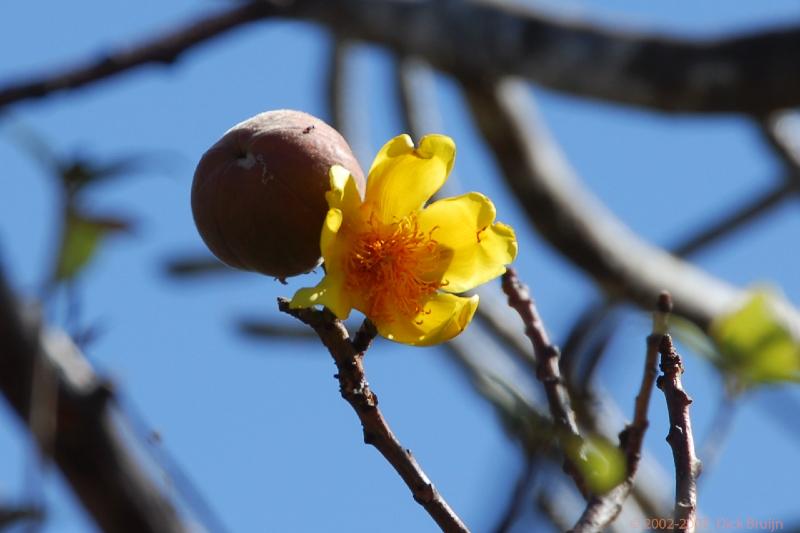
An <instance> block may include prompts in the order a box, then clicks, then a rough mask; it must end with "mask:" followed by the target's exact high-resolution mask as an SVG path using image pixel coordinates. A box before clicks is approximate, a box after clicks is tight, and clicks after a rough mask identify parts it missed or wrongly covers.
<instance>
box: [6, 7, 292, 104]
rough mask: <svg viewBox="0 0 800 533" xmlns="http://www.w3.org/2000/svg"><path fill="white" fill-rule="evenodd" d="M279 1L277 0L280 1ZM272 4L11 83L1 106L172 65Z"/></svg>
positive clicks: (235, 10) (259, 15)
mask: <svg viewBox="0 0 800 533" xmlns="http://www.w3.org/2000/svg"><path fill="white" fill-rule="evenodd" d="M276 4H277V2H276ZM277 11H278V8H277V7H275V6H274V5H273V4H272V3H267V2H264V3H248V4H244V5H241V6H238V7H235V8H233V9H230V10H227V11H224V12H222V13H215V14H213V15H210V16H208V17H205V18H203V19H200V20H196V21H194V22H192V23H190V24H188V25H186V26H183V27H179V28H177V29H174V30H172V31H170V32H167V33H165V34H164V35H161V36H158V37H155V38H151V39H147V40H144V41H142V42H140V43H139V44H137V45H133V46H129V47H125V48H120V49H118V50H115V51H112V52H109V53H108V54H106V55H105V56H104V57H101V58H100V59H98V60H90V61H87V62H85V63H84V64H83V65H78V66H74V67H69V68H67V69H65V70H62V71H60V72H56V73H54V74H50V75H45V76H42V77H40V78H33V79H30V80H27V81H23V82H18V83H11V84H10V85H8V86H6V87H3V88H0V108H1V107H4V106H7V105H9V104H11V103H14V102H19V101H22V100H30V99H34V98H41V97H43V96H47V95H49V94H51V93H53V92H56V91H61V90H66V89H77V88H79V87H83V86H85V85H88V84H91V83H94V82H97V81H100V80H103V79H106V78H109V77H112V76H115V75H117V74H120V73H122V72H125V71H128V70H131V69H133V68H136V67H140V66H142V65H147V64H151V63H156V64H158V63H160V64H166V65H169V64H172V63H174V62H175V61H177V59H178V58H179V57H180V56H181V55H182V54H183V53H184V52H186V51H187V50H189V49H190V48H192V47H193V46H196V45H199V44H201V43H204V42H205V41H207V40H209V39H212V38H214V37H216V36H218V35H220V34H222V33H225V32H227V31H229V30H231V29H234V28H237V27H239V26H242V25H244V24H247V23H249V22H253V21H256V20H260V19H263V18H264V17H267V16H270V15H273V14H275V13H276V12H277Z"/></svg>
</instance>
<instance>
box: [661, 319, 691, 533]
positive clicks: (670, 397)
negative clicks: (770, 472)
mask: <svg viewBox="0 0 800 533" xmlns="http://www.w3.org/2000/svg"><path fill="white" fill-rule="evenodd" d="M659 352H660V353H661V365H660V366H661V372H663V374H662V375H661V376H659V377H658V380H657V382H656V385H658V388H659V389H661V390H662V391H663V392H664V398H665V399H666V401H667V411H668V412H669V425H670V429H669V433H668V434H667V442H668V443H669V445H670V447H671V448H672V457H673V459H674V461H675V515H674V518H675V529H674V531H676V532H677V531H681V532H684V531H685V532H687V533H692V532H693V531H694V530H695V526H696V523H695V522H696V518H697V517H696V514H697V476H699V475H700V468H701V464H700V461H699V460H698V459H697V456H696V455H695V451H694V437H693V435H692V423H691V420H690V418H689V405H690V404H691V403H692V399H691V398H690V397H689V395H688V394H686V391H684V390H683V386H682V385H681V374H682V373H683V362H682V361H681V358H680V356H679V355H678V353H677V352H676V351H675V348H674V347H673V345H672V339H671V338H670V336H669V335H664V336H663V337H662V338H661V345H660V346H659Z"/></svg>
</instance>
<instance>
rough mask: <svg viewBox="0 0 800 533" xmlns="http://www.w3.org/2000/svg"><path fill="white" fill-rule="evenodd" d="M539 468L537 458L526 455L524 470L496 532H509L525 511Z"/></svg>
mask: <svg viewBox="0 0 800 533" xmlns="http://www.w3.org/2000/svg"><path fill="white" fill-rule="evenodd" d="M538 470H539V464H538V461H537V460H536V458H535V457H526V458H525V464H524V465H523V466H522V471H521V472H520V473H519V475H518V477H517V481H516V483H515V484H514V490H513V491H512V492H511V498H509V500H508V504H507V506H506V510H505V511H504V512H503V514H502V515H500V522H499V523H498V524H497V526H496V527H495V528H494V533H508V532H509V531H511V528H512V527H513V526H514V523H515V522H516V521H517V518H519V515H520V514H521V513H522V512H523V511H524V509H525V505H526V504H528V503H529V501H528V496H529V494H530V491H531V485H532V484H533V480H534V479H535V477H536V473H537V472H538Z"/></svg>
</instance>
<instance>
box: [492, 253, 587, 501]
mask: <svg viewBox="0 0 800 533" xmlns="http://www.w3.org/2000/svg"><path fill="white" fill-rule="evenodd" d="M503 292H505V293H506V295H507V296H508V305H509V306H510V307H511V308H512V309H514V310H515V311H516V312H517V313H518V314H519V316H520V318H521V319H522V322H523V324H524V325H525V334H526V335H527V336H528V338H529V339H530V340H531V344H532V345H533V352H534V353H535V354H536V361H537V365H536V377H537V378H538V379H539V381H541V382H542V385H543V386H544V389H545V393H546V395H547V403H548V405H549V407H550V414H551V416H552V417H553V423H554V424H555V427H556V429H557V430H558V434H559V435H558V436H559V440H560V442H561V447H562V449H563V450H564V451H565V459H564V471H565V472H567V473H568V474H569V475H570V476H571V477H572V479H573V480H574V481H575V485H576V486H577V487H578V489H579V490H580V491H581V494H583V495H584V497H587V498H588V497H589V493H590V491H589V489H588V487H587V486H586V483H585V481H584V479H583V475H582V474H581V470H580V468H579V467H578V466H577V465H575V464H574V462H573V459H571V458H570V455H573V456H577V455H578V454H569V453H567V450H570V449H578V448H580V446H581V445H582V442H583V438H582V437H581V434H580V432H579V431H578V425H577V423H576V421H575V413H574V412H573V411H572V407H571V406H570V404H569V397H568V395H567V390H566V388H565V387H564V383H563V381H562V379H561V373H560V371H559V368H558V359H559V352H558V348H557V347H556V346H555V345H554V344H552V343H551V342H550V339H549V337H548V335H547V332H546V331H545V329H544V324H543V323H542V319H541V317H540V316H539V312H538V311H537V310H536V306H535V305H534V303H533V300H532V299H531V296H530V292H529V291H528V287H526V286H525V285H524V284H522V282H520V280H519V278H518V277H517V273H516V271H515V270H514V269H513V268H511V267H509V268H508V270H506V273H505V274H503Z"/></svg>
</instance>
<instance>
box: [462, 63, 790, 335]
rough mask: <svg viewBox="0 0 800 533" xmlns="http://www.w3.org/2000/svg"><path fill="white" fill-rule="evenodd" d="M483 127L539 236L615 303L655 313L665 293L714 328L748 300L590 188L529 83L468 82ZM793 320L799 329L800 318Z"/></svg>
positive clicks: (679, 307)
mask: <svg viewBox="0 0 800 533" xmlns="http://www.w3.org/2000/svg"><path fill="white" fill-rule="evenodd" d="M462 83H463V85H464V88H465V92H466V95H467V99H468V101H469V104H470V106H471V108H472V111H473V115H474V117H475V120H476V122H477V125H478V127H479V128H480V130H481V131H482V133H483V135H484V137H485V138H486V139H487V141H488V142H489V145H490V148H491V149H492V151H493V152H494V155H495V157H496V159H497V162H498V164H499V165H500V167H501V169H502V171H503V175H504V177H505V179H506V181H507V182H508V184H509V186H510V187H511V189H512V191H513V192H514V194H515V197H516V198H517V199H518V200H519V202H520V203H521V205H522V207H523V209H524V210H525V211H526V213H527V215H528V218H529V219H530V220H531V222H533V224H534V225H535V226H536V227H537V228H538V230H539V232H540V234H541V235H542V236H543V237H544V238H545V239H547V240H548V241H549V242H550V243H551V244H552V245H553V246H554V247H555V248H556V249H557V250H558V251H559V252H561V253H562V254H563V255H565V256H566V257H567V258H568V259H569V260H570V261H571V262H572V263H573V264H575V265H576V266H578V267H580V268H581V269H583V270H584V271H585V272H586V273H588V274H589V275H590V276H591V277H593V278H594V279H595V281H596V282H597V283H598V285H599V286H600V287H602V288H603V289H604V290H605V292H606V294H607V295H608V296H609V297H610V298H620V297H621V298H625V299H627V300H629V301H631V302H634V303H636V304H638V305H639V306H641V307H643V308H645V309H648V308H650V306H651V305H652V302H653V301H655V300H656V299H657V297H658V295H659V294H660V292H661V291H662V290H664V289H666V290H668V291H669V292H670V294H672V295H673V298H674V301H675V302H676V304H675V305H676V308H675V312H676V313H677V314H679V315H681V316H684V317H686V318H688V319H689V320H691V321H692V322H694V323H695V324H697V325H698V326H700V327H701V328H702V329H704V330H705V329H707V328H708V326H709V324H710V323H711V321H712V320H713V319H714V318H715V317H717V316H719V315H720V314H723V313H725V312H729V311H730V310H731V309H733V308H735V307H736V306H738V305H741V302H743V301H744V299H745V294H744V291H742V290H740V289H738V288H735V287H733V286H731V285H729V284H727V283H725V282H723V281H721V280H719V279H717V278H714V277H712V276H710V275H708V274H707V273H705V272H703V271H702V270H700V269H699V268H697V267H695V266H693V265H691V264H689V263H688V262H685V261H683V260H681V259H678V258H677V257H675V256H673V255H671V254H669V253H667V252H665V251H663V250H661V249H660V248H657V247H654V246H652V245H650V244H648V243H646V242H644V241H643V240H641V239H640V238H639V237H638V236H637V235H635V234H634V233H633V232H632V231H631V230H630V229H629V228H627V227H626V226H624V225H623V224H622V222H620V221H619V220H618V219H617V218H616V217H615V216H614V215H613V214H612V213H611V212H610V211H609V210H608V209H607V208H605V207H604V206H603V205H602V204H601V203H600V202H599V201H598V200H597V199H596V198H594V197H593V196H591V194H590V193H589V192H588V191H586V189H585V188H583V187H582V186H581V184H580V182H579V180H578V178H577V177H576V176H575V174H574V173H573V171H572V169H571V168H570V166H569V164H568V162H567V161H566V160H565V158H564V156H563V155H562V154H561V152H560V151H559V150H558V147H557V146H556V145H555V143H554V142H553V141H552V140H551V139H550V137H549V134H548V132H547V131H546V130H545V128H544V126H543V125H542V124H541V123H540V122H538V121H537V118H536V115H535V113H534V109H533V104H532V101H531V98H530V95H529V93H528V91H529V89H528V87H526V86H525V85H524V84H522V83H520V82H518V81H514V80H505V81H501V82H496V83H495V82H484V81H481V80H474V79H471V80H462ZM789 315H790V316H789V318H788V320H789V321H790V322H791V323H792V325H793V327H795V328H797V329H798V330H800V314H798V312H797V310H796V309H792V310H791V311H790V312H789Z"/></svg>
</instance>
